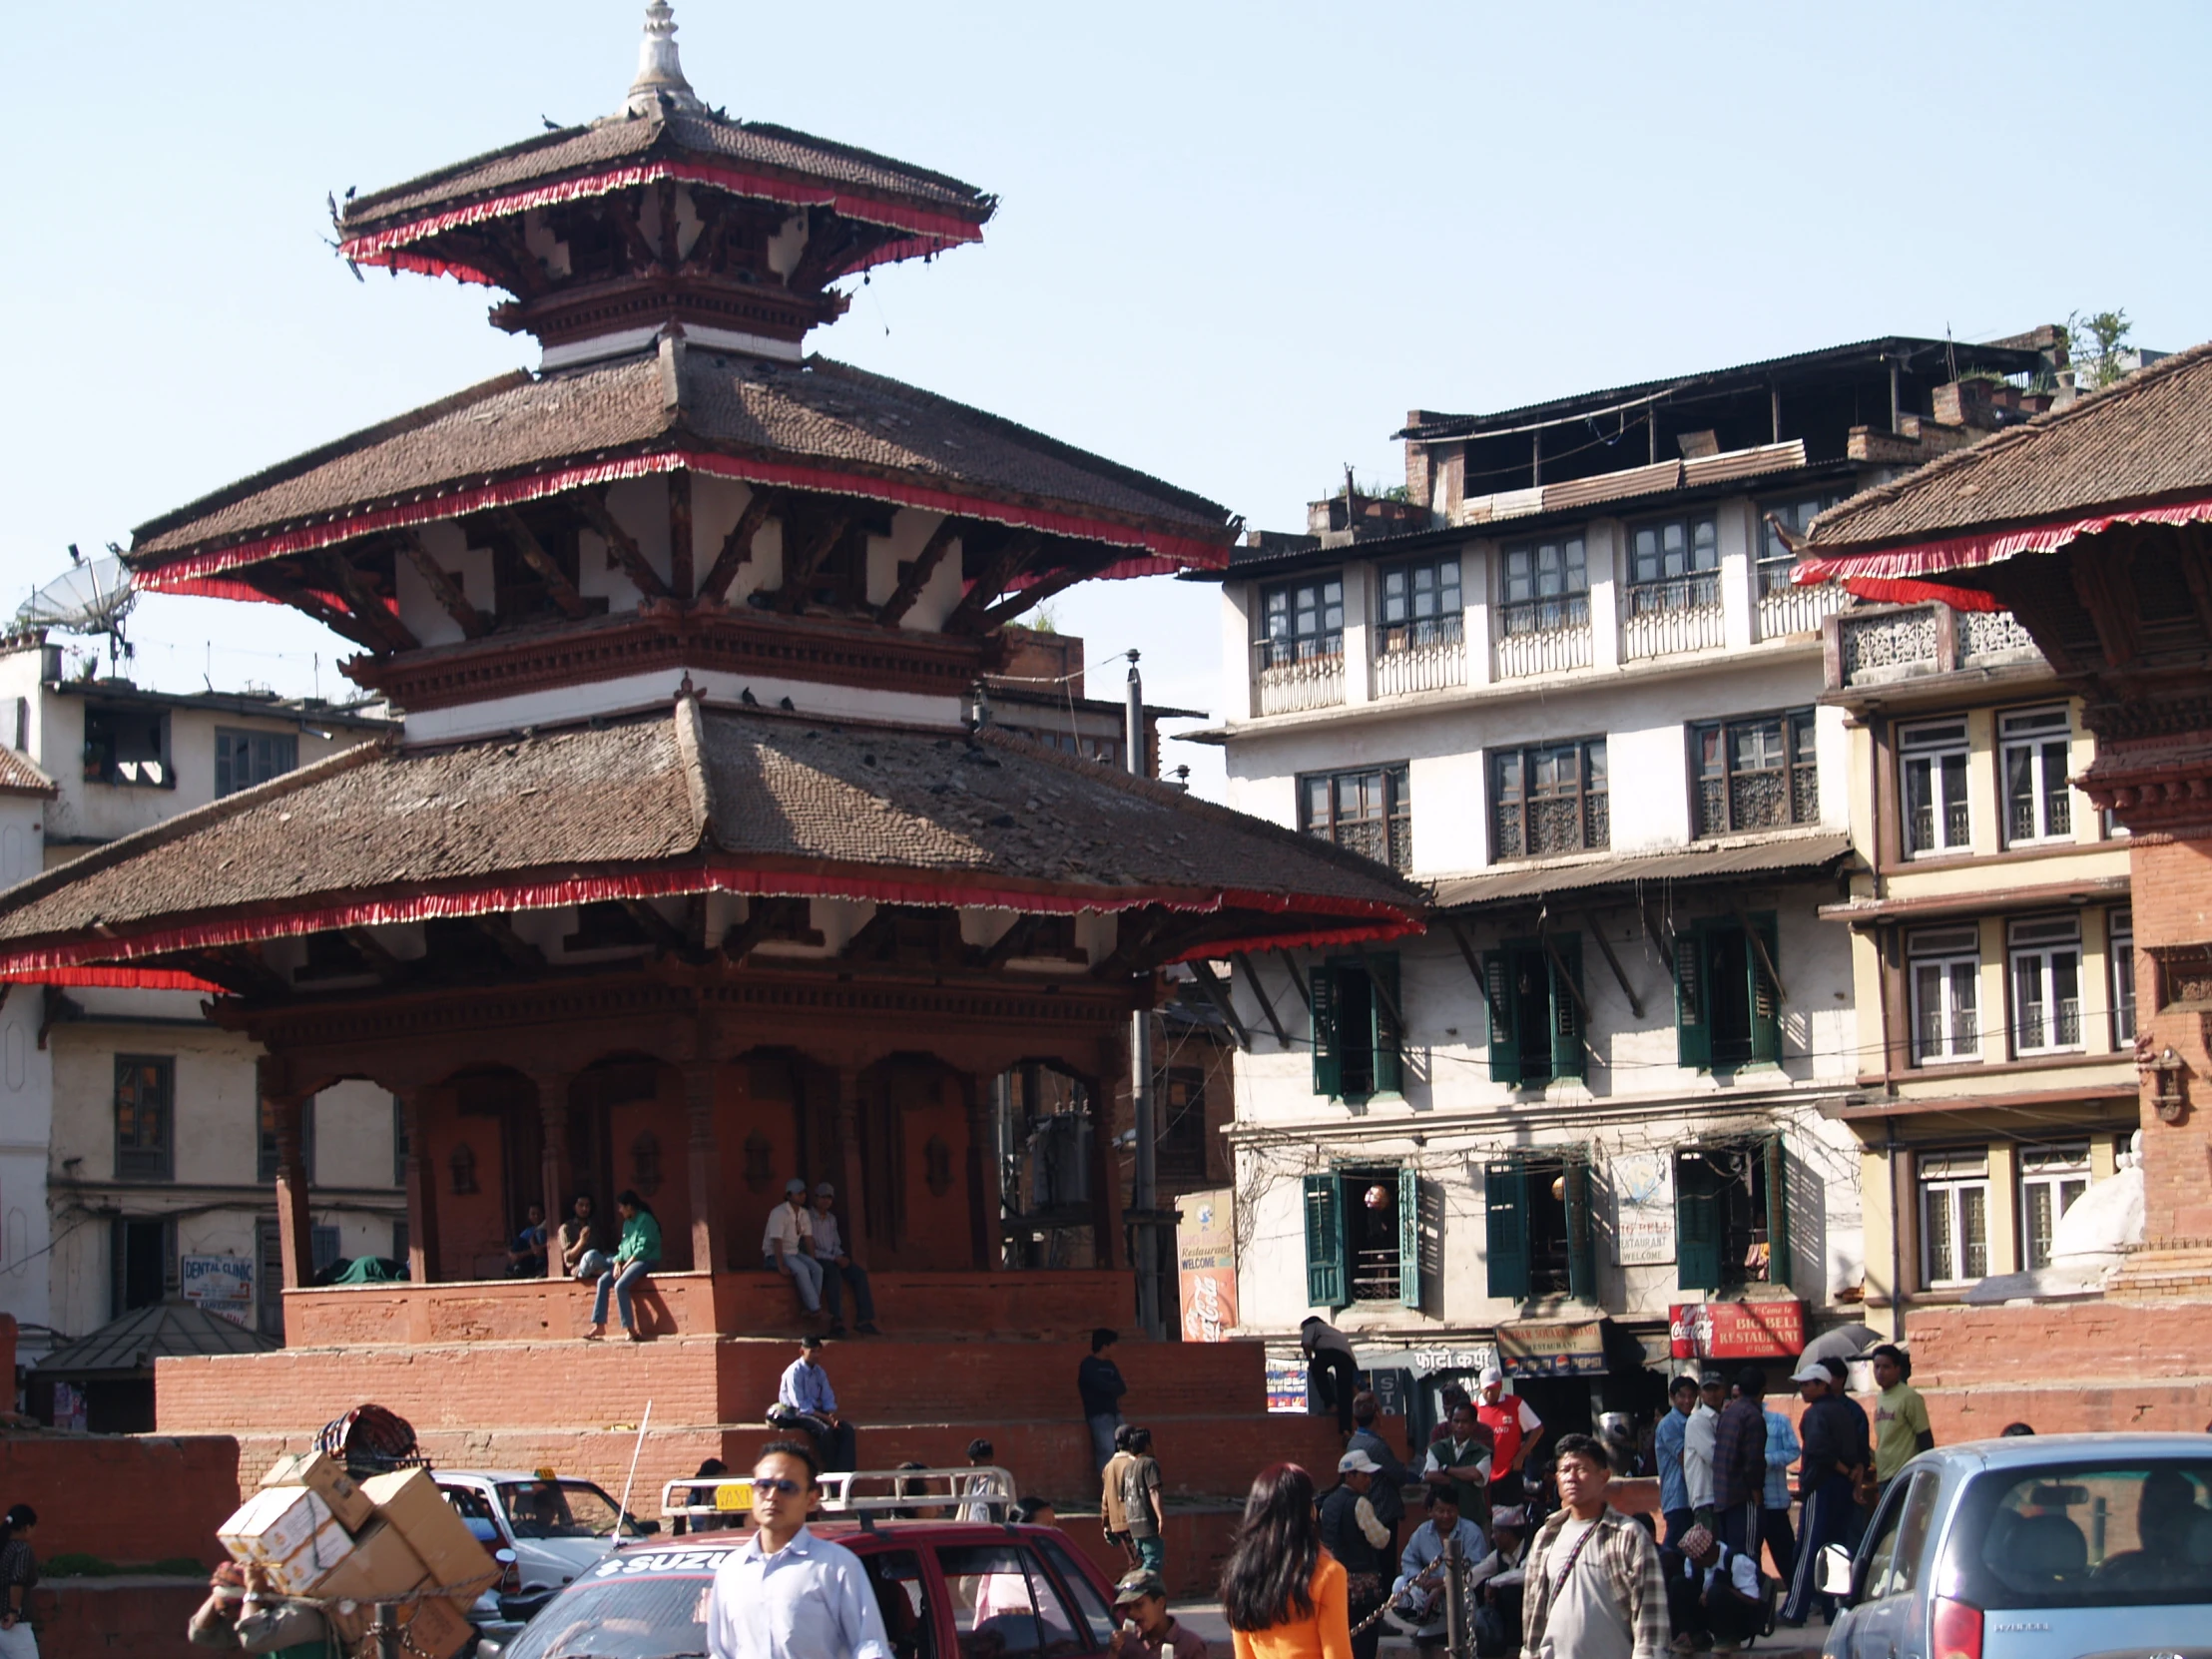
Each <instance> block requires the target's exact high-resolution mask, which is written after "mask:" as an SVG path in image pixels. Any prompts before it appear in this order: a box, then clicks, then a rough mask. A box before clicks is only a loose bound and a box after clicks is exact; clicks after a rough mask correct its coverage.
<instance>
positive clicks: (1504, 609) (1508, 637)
mask: <svg viewBox="0 0 2212 1659" xmlns="http://www.w3.org/2000/svg"><path fill="white" fill-rule="evenodd" d="M1590 662H1591V656H1590V596H1589V595H1588V594H1585V593H1569V594H1561V595H1559V596H1558V597H1557V598H1553V599H1530V600H1524V601H1522V602H1520V603H1518V604H1513V605H1500V606H1499V607H1498V608H1497V677H1498V678H1499V679H1500V680H1520V679H1525V678H1526V677H1527V676H1529V675H1531V674H1558V673H1562V672H1564V671H1566V670H1568V669H1576V668H1588V667H1589V666H1590Z"/></svg>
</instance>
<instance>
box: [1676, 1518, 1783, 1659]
mask: <svg viewBox="0 0 2212 1659" xmlns="http://www.w3.org/2000/svg"><path fill="white" fill-rule="evenodd" d="M1659 1566H1660V1570H1661V1571H1662V1572H1663V1573H1665V1575H1666V1579H1667V1617H1668V1620H1669V1622H1671V1623H1672V1624H1673V1626H1674V1642H1673V1647H1674V1651H1675V1652H1677V1653H1691V1652H1695V1651H1697V1650H1698V1649H1699V1648H1700V1647H1707V1646H1709V1647H1711V1648H1712V1649H1713V1651H1714V1652H1716V1653H1735V1652H1737V1651H1738V1650H1739V1649H1741V1648H1742V1646H1743V1644H1744V1641H1745V1638H1747V1637H1750V1636H1755V1635H1757V1634H1758V1633H1759V1630H1760V1627H1761V1626H1762V1625H1763V1624H1764V1623H1765V1622H1766V1613H1765V1609H1764V1607H1763V1605H1762V1602H1761V1599H1760V1583H1759V1563H1758V1560H1757V1559H1756V1558H1755V1557H1754V1556H1751V1555H1747V1554H1745V1553H1744V1552H1743V1551H1742V1550H1739V1549H1732V1548H1730V1547H1729V1546H1728V1545H1727V1544H1724V1543H1722V1542H1721V1541H1720V1540H1719V1539H1718V1538H1716V1537H1714V1536H1713V1534H1712V1533H1711V1532H1710V1531H1708V1530H1707V1529H1706V1528H1704V1527H1702V1526H1693V1527H1691V1528H1690V1530H1689V1532H1688V1533H1687V1534H1686V1535H1685V1536H1684V1537H1683V1540H1682V1547H1681V1548H1679V1549H1676V1548H1674V1547H1673V1546H1672V1545H1670V1546H1668V1547H1667V1548H1666V1549H1663V1550H1661V1551H1660V1552H1659Z"/></svg>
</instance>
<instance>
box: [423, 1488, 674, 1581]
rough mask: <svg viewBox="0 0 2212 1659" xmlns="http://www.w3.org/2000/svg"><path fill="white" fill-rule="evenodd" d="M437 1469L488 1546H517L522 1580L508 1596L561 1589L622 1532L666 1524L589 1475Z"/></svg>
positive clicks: (646, 1531) (632, 1534)
mask: <svg viewBox="0 0 2212 1659" xmlns="http://www.w3.org/2000/svg"><path fill="white" fill-rule="evenodd" d="M431 1474H432V1477H433V1478H434V1479H435V1480H436V1481H437V1483H438V1490H439V1491H440V1492H442V1493H444V1494H445V1501H446V1502H448V1503H450V1504H451V1505H452V1506H453V1507H454V1509H455V1510H456V1511H457V1512H458V1513H459V1514H460V1517H461V1519H462V1520H464V1521H466V1522H468V1523H469V1530H470V1531H472V1532H474V1533H475V1534H476V1535H477V1537H478V1538H479V1539H480V1540H482V1541H483V1543H484V1546H485V1547H486V1548H487V1549H511V1550H513V1551H514V1553H515V1567H516V1574H515V1576H516V1578H517V1579H518V1580H519V1581H518V1582H516V1583H514V1584H512V1585H511V1586H508V1587H507V1594H508V1595H509V1596H510V1597H522V1598H527V1597H528V1596H530V1595H532V1594H535V1593H538V1592H545V1591H552V1590H558V1589H559V1588H561V1587H562V1586H563V1585H564V1584H567V1583H569V1582H570V1581H571V1580H573V1579H574V1578H576V1577H577V1576H578V1575H579V1574H581V1573H583V1572H585V1571H587V1570H588V1569H590V1568H591V1567H593V1566H596V1565H597V1564H598V1563H599V1562H601V1561H604V1560H605V1559H606V1558H607V1555H608V1552H609V1551H610V1550H612V1549H613V1548H614V1547H615V1545H616V1544H618V1543H619V1542H621V1541H622V1539H624V1538H642V1537H646V1536H648V1535H650V1534H652V1533H655V1532H658V1531H659V1530H660V1529H661V1523H660V1522H659V1521H651V1520H639V1519H638V1518H637V1517H636V1516H635V1515H629V1514H623V1513H622V1512H621V1505H619V1504H618V1503H616V1502H615V1500H614V1499H613V1498H611V1497H609V1496H608V1495H607V1494H606V1493H605V1492H604V1491H602V1490H600V1489H599V1487H597V1486H595V1485H593V1484H592V1483H591V1482H590V1481H589V1480H576V1479H571V1478H568V1477H565V1476H561V1475H555V1474H549V1473H546V1472H544V1471H542V1470H539V1471H535V1472H533V1471H531V1470H529V1469H433V1470H432V1471H431ZM618 1523H619V1530H620V1537H617V1535H616V1533H617V1530H618ZM487 1527H488V1528H489V1529H490V1536H488V1537H487V1536H486V1535H485V1529H486V1528H487Z"/></svg>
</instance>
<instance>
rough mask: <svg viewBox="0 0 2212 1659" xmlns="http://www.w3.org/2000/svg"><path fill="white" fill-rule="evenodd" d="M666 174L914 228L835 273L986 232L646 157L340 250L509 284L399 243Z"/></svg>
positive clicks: (836, 193) (359, 260) (835, 193)
mask: <svg viewBox="0 0 2212 1659" xmlns="http://www.w3.org/2000/svg"><path fill="white" fill-rule="evenodd" d="M663 179H675V180H679V181H681V182H683V183H685V184H693V185H712V186H714V187H715V188H716V189H718V190H726V191H728V192H730V194H731V195H733V196H746V197H752V198H754V199H756V200H760V201H767V202H783V203H786V204H788V205H790V206H792V207H795V208H809V207H827V208H831V209H833V210H835V211H836V212H837V213H838V214H840V215H842V216H843V217H844V218H846V219H855V220H858V221H859V222H860V223H862V224H863V225H884V226H888V227H890V228H891V229H892V230H897V231H906V232H910V233H911V235H909V236H908V237H906V238H904V239H903V240H901V241H899V242H895V243H890V244H887V245H885V246H884V247H881V248H878V249H876V250H875V251H874V252H873V253H871V254H867V255H864V256H862V257H861V258H859V259H856V260H853V261H851V262H850V263H849V264H847V265H844V266H841V267H839V268H838V270H837V271H835V272H834V273H832V276H836V277H848V276H850V275H851V274H852V273H853V272H856V271H861V270H864V269H866V268H867V267H869V266H875V265H882V264H885V263H887V262H889V261H892V260H908V259H912V258H914V257H915V256H916V255H920V254H934V253H937V252H938V251H940V250H942V249H946V248H951V247H954V246H956V245H957V244H960V243H963V242H981V241H982V240H983V233H982V230H981V228H980V227H979V226H978V225H976V224H975V223H974V222H973V221H971V220H967V219H963V218H961V217H960V216H959V215H958V214H952V213H932V212H930V211H929V210H928V209H926V208H913V207H905V206H901V205H899V204H897V203H892V202H882V201H877V200H875V199H874V198H871V197H865V196H855V195H853V194H851V193H849V192H847V191H843V190H838V189H836V188H834V187H830V188H827V189H826V188H824V187H821V186H809V185H803V184H798V183H795V182H793V181H791V180H787V179H778V178H774V177H772V176H770V175H768V174H764V173H747V172H744V171H742V170H740V169H737V168H730V167H717V166H715V165H713V164H712V163H707V162H645V163H641V164H640V165H638V166H635V167H620V168H616V169H614V170H613V171H611V172H607V173H589V174H585V175H584V176H583V177H581V178H577V179H564V180H562V181H561V182H560V183H559V184H554V185H539V186H536V187H535V188H533V189H530V190H524V191H514V192H511V193H509V194H508V195H505V196H494V197H491V198H489V199H487V200H485V201H482V202H471V203H469V204H468V205H467V206H466V207H460V208H447V209H445V210H444V211H443V212H441V213H434V214H431V215H430V216H428V217H427V218H425V219H418V220H414V221H412V222H410V223H408V224H405V225H395V226H393V227H392V228H391V229H389V230H387V231H374V232H371V233H369V234H368V235H367V236H360V237H348V238H346V240H345V241H344V242H342V243H340V244H339V245H338V258H340V259H342V260H349V261H351V262H352V263H353V264H354V265H373V266H390V267H393V268H395V269H398V270H403V271H418V272H422V273H424V274H426V275H430V276H450V277H459V278H460V279H461V280H462V281H464V282H480V283H482V284H483V285H484V286H486V287H500V286H503V285H504V284H503V283H500V282H498V281H495V280H493V279H492V278H491V277H487V276H485V275H484V274H483V273H482V272H480V271H476V270H473V269H471V268H470V267H468V266H464V265H460V264H458V263H455V262H451V261H445V260H437V259H426V258H424V257H423V256H421V255H416V254H405V253H402V252H400V250H402V249H404V248H405V247H406V246H407V245H408V244H410V243H416V242H422V241H425V240H427V239H428V238H430V237H434V236H438V235H440V234H442V233H444V232H446V231H452V230H458V229H460V228H461V227H463V226H468V225H481V224H483V223H484V222H485V221H487V220H492V219H508V218H511V217H513V216H514V215H516V214H519V213H526V212H528V211H529V210H530V209H532V208H549V207H553V206H555V205H556V204H558V203H562V202H577V201H581V200H583V199H584V198H585V197H589V196H611V195H613V194H614V193H615V192H616V191H618V190H629V189H631V188H632V187H633V186H636V185H650V184H657V183H659V182H660V181H661V180H663Z"/></svg>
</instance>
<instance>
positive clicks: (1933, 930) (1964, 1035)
mask: <svg viewBox="0 0 2212 1659" xmlns="http://www.w3.org/2000/svg"><path fill="white" fill-rule="evenodd" d="M1924 974H1926V975H1928V976H1929V978H1928V979H1927V980H1926V981H1924V979H1923V975H1924ZM1905 976H1906V983H1907V985H1908V986H1909V987H1910V992H1911V998H1910V999H1911V1002H1912V1016H1913V1037H1912V1048H1913V1063H1914V1064H1915V1065H1917V1066H1927V1065H1942V1064H1944V1063H1946V1062H1949V1061H1959V1060H1978V1059H1980V1058H1981V930H1980V929H1979V928H1978V927H1976V926H1975V925H1974V924H1973V923H1971V922H1968V923H1967V924H1966V925H1964V926H1962V927H1930V928H1923V929H1921V930H1919V931H1917V932H1913V933H1909V934H1907V935H1906V940H1905ZM1961 987H1963V988H1964V990H1965V993H1966V994H1965V996H1964V997H1963V998H1961V997H1960V996H1959V994H1958V992H1959V989H1960V988H1961ZM1932 991H1933V993H1934V995H1935V1006H1934V1007H1933V1008H1931V1007H1930V1006H1929V1003H1928V999H1929V995H1930V993H1931V992H1932Z"/></svg>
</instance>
